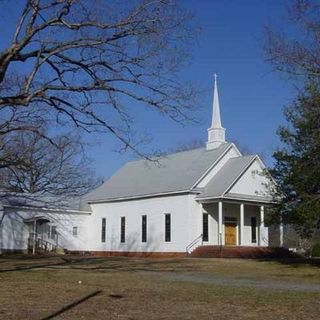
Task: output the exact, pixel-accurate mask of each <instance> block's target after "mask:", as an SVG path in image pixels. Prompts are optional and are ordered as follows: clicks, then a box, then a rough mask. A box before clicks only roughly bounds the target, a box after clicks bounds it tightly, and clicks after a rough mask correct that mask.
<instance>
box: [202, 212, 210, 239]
mask: <svg viewBox="0 0 320 320" xmlns="http://www.w3.org/2000/svg"><path fill="white" fill-rule="evenodd" d="M202 237H203V238H202V239H203V241H209V224H208V214H207V213H204V214H203V216H202Z"/></svg>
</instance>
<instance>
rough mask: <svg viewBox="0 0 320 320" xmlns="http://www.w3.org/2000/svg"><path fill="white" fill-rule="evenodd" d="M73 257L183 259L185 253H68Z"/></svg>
mask: <svg viewBox="0 0 320 320" xmlns="http://www.w3.org/2000/svg"><path fill="white" fill-rule="evenodd" d="M66 253H67V254H72V255H88V256H95V257H130V258H183V257H186V253H185V252H129V251H67V252H66Z"/></svg>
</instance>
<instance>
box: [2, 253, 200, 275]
mask: <svg viewBox="0 0 320 320" xmlns="http://www.w3.org/2000/svg"><path fill="white" fill-rule="evenodd" d="M59 258H60V260H62V261H61V262H48V261H46V263H43V264H40V263H36V264H32V263H31V264H30V263H28V264H24V265H23V264H22V265H21V264H20V263H19V264H16V265H13V267H12V268H10V269H9V268H7V269H2V270H1V269H0V273H3V272H17V271H28V270H33V269H60V268H61V269H71V270H83V271H94V270H96V271H113V270H117V271H131V272H137V271H159V270H161V269H163V268H164V270H162V271H168V272H170V271H179V270H180V271H192V270H194V269H195V265H194V264H191V265H186V264H185V263H183V264H181V259H163V260H162V259H161V260H160V259H139V258H135V259H132V258H123V257H112V258H106V257H72V256H71V257H64V256H60V257H59Z"/></svg>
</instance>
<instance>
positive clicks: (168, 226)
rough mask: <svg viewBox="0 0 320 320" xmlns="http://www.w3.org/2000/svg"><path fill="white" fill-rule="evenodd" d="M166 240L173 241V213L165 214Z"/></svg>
mask: <svg viewBox="0 0 320 320" xmlns="http://www.w3.org/2000/svg"><path fill="white" fill-rule="evenodd" d="M165 241H166V242H170V241H171V214H170V213H166V214H165Z"/></svg>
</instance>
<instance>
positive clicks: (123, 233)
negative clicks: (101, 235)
mask: <svg viewBox="0 0 320 320" xmlns="http://www.w3.org/2000/svg"><path fill="white" fill-rule="evenodd" d="M120 232H121V235H120V242H126V218H125V217H121V231H120Z"/></svg>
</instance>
